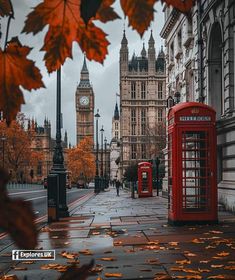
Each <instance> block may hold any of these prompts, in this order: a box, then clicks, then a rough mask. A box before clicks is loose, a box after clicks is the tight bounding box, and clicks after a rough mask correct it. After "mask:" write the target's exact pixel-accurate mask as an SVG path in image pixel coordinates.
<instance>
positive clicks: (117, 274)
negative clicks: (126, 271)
mask: <svg viewBox="0 0 235 280" xmlns="http://www.w3.org/2000/svg"><path fill="white" fill-rule="evenodd" d="M104 276H105V277H114V278H121V277H122V273H105V275H104Z"/></svg>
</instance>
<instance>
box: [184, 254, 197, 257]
mask: <svg viewBox="0 0 235 280" xmlns="http://www.w3.org/2000/svg"><path fill="white" fill-rule="evenodd" d="M185 256H187V257H196V256H197V255H196V254H194V253H186V254H185Z"/></svg>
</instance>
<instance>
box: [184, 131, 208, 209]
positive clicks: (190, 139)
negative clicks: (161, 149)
mask: <svg viewBox="0 0 235 280" xmlns="http://www.w3.org/2000/svg"><path fill="white" fill-rule="evenodd" d="M209 158H210V154H209V135H208V133H207V132H206V131H199V132H194V131H193V132H190V131H184V132H183V133H182V189H183V193H182V194H183V210H184V211H185V212H193V211H208V210H209V207H210V204H211V202H210V187H211V186H210V162H209Z"/></svg>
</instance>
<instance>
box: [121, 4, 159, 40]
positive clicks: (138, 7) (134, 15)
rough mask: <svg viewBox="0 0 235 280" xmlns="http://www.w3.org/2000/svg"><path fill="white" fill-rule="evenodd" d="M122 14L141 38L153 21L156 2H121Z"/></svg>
mask: <svg viewBox="0 0 235 280" xmlns="http://www.w3.org/2000/svg"><path fill="white" fill-rule="evenodd" d="M120 2H121V6H122V9H123V11H124V14H125V15H126V16H128V18H129V25H131V26H132V27H133V28H134V29H135V30H137V32H138V33H139V34H140V35H141V36H142V35H143V34H144V32H145V30H146V29H147V28H148V27H149V25H150V23H151V21H152V20H153V14H154V8H153V5H154V3H155V2H156V0H134V1H133V0H121V1H120Z"/></svg>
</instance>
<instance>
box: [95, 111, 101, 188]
mask: <svg viewBox="0 0 235 280" xmlns="http://www.w3.org/2000/svg"><path fill="white" fill-rule="evenodd" d="M95 118H96V160H95V162H96V165H95V166H96V172H95V193H99V192H100V185H99V138H98V129H99V127H98V126H99V118H100V115H99V109H97V113H96V114H95Z"/></svg>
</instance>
